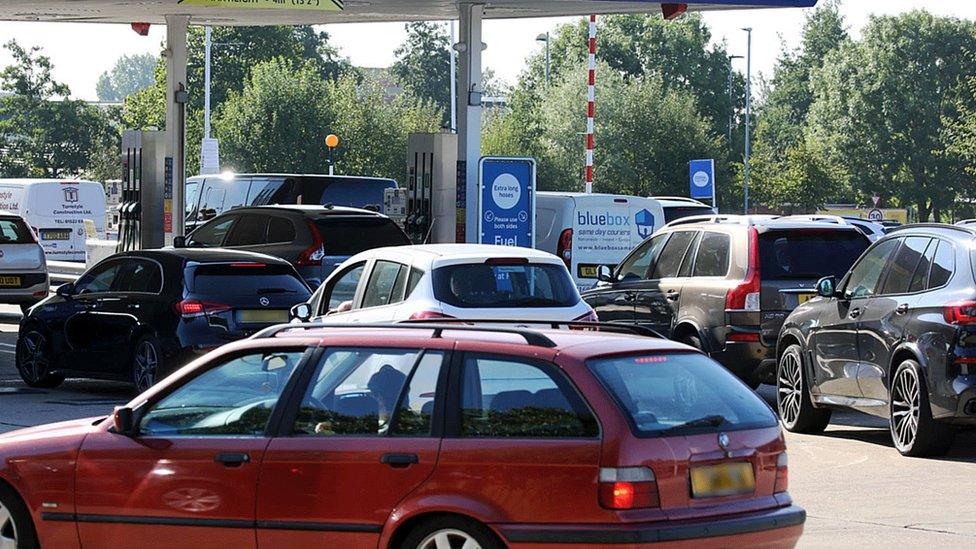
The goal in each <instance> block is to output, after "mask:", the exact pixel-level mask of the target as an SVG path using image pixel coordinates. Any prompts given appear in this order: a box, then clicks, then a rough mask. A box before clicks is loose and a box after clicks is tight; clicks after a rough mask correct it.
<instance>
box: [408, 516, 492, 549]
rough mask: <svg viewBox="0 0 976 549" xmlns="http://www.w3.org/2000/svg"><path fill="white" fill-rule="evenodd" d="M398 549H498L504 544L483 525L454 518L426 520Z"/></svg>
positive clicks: (443, 517) (444, 517)
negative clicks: (462, 548) (447, 548)
mask: <svg viewBox="0 0 976 549" xmlns="http://www.w3.org/2000/svg"><path fill="white" fill-rule="evenodd" d="M400 547H401V549H443V548H445V547H449V548H451V549H461V547H464V548H465V549H502V548H503V547H504V545H503V544H502V543H501V542H500V541H499V540H498V538H497V537H496V536H495V534H494V533H493V532H492V531H491V530H489V529H488V527H487V526H485V525H484V524H481V523H479V522H476V521H473V520H470V519H466V518H463V517H457V516H442V517H433V518H430V519H427V520H425V521H423V522H421V523H420V524H418V525H417V526H416V527H415V528H414V529H413V530H412V531H411V532H410V533H409V534H407V537H406V538H404V540H403V543H402V544H401V545H400Z"/></svg>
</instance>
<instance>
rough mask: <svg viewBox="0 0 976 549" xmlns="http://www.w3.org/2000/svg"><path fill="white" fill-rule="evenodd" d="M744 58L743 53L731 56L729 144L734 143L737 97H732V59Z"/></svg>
mask: <svg viewBox="0 0 976 549" xmlns="http://www.w3.org/2000/svg"><path fill="white" fill-rule="evenodd" d="M736 59H742V56H741V55H730V56H729V144H730V145H731V143H732V130H733V129H735V98H734V97H732V61H734V60H736Z"/></svg>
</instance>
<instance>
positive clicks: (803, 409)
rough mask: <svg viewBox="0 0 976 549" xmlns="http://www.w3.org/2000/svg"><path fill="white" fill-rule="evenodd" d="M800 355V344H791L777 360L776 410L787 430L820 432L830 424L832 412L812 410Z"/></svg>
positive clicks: (822, 409) (821, 409) (818, 409)
mask: <svg viewBox="0 0 976 549" xmlns="http://www.w3.org/2000/svg"><path fill="white" fill-rule="evenodd" d="M802 356H803V355H802V354H801V348H800V346H799V345H790V346H789V347H787V348H786V351H785V352H784V353H783V356H781V357H780V359H779V364H777V365H776V408H777V410H778V411H779V417H780V419H782V420H783V426H784V427H786V430H787V431H790V432H793V433H822V432H823V430H824V429H826V428H827V425H829V424H830V414H831V411H830V410H829V409H825V408H814V406H813V401H812V400H811V399H810V386H809V384H808V383H807V378H806V375H804V372H803V360H802Z"/></svg>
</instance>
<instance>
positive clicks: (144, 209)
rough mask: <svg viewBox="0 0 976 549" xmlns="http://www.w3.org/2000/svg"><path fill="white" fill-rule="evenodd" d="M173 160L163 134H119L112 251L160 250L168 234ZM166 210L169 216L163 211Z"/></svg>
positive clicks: (153, 132) (131, 131)
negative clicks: (119, 171)
mask: <svg viewBox="0 0 976 549" xmlns="http://www.w3.org/2000/svg"><path fill="white" fill-rule="evenodd" d="M172 204H173V158H172V157H171V156H169V155H168V154H167V137H166V132H164V131H140V130H126V131H124V132H122V198H121V200H120V201H119V206H118V209H119V243H118V246H117V247H116V251H118V252H125V251H131V250H141V249H147V248H161V247H163V246H165V245H166V244H167V242H166V240H167V238H166V235H167V233H170V234H171V233H172V231H173V229H172V226H173V225H172V224H173V215H181V212H173V211H172V209H173V208H172ZM167 208H169V210H170V211H169V212H167V211H166V209H167Z"/></svg>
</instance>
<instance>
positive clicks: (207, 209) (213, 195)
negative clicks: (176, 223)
mask: <svg viewBox="0 0 976 549" xmlns="http://www.w3.org/2000/svg"><path fill="white" fill-rule="evenodd" d="M202 189H203V190H202V193H203V196H202V197H201V198H200V209H198V210H197V215H196V220H197V221H207V220H210V219H213V218H214V217H217V215H218V214H220V213H221V212H222V211H223V210H222V209H221V207H222V205H223V203H224V194H226V191H225V190H224V188H223V185H222V182H221V181H220V179H218V178H216V177H209V178H207V179H206V181H204V183H203V187H202Z"/></svg>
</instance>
